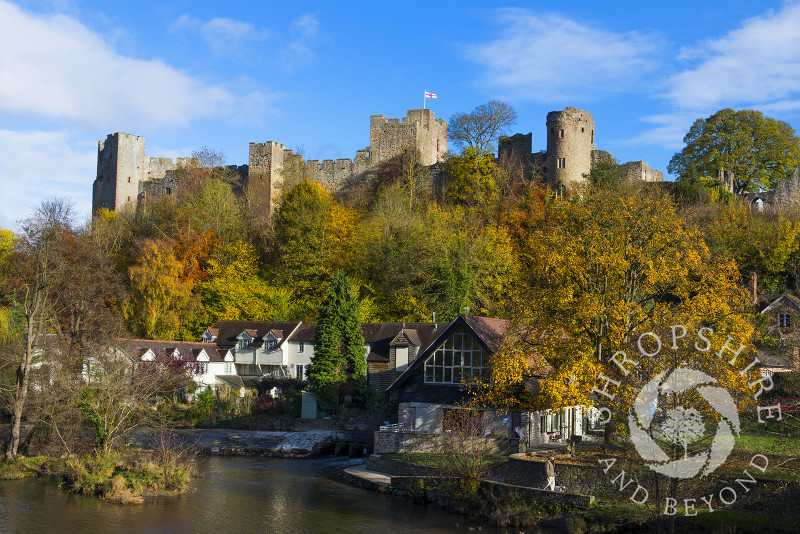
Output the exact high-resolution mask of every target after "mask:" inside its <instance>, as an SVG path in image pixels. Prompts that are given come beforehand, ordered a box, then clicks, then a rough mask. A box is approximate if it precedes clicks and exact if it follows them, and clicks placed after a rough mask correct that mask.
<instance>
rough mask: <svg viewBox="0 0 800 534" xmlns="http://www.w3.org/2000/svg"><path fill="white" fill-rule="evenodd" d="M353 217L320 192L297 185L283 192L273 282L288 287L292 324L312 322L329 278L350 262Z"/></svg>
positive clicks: (318, 186)
mask: <svg viewBox="0 0 800 534" xmlns="http://www.w3.org/2000/svg"><path fill="white" fill-rule="evenodd" d="M355 221H356V215H355V213H354V212H353V211H352V210H350V209H348V208H345V207H343V206H341V205H339V204H338V203H337V202H336V201H334V199H333V197H331V195H330V193H328V192H327V191H326V190H325V188H324V187H323V186H322V185H321V184H319V183H315V182H309V181H307V180H304V181H302V182H301V183H299V184H298V185H297V186H295V187H294V188H292V189H291V190H290V191H288V192H287V193H286V194H285V196H284V198H283V200H282V202H281V205H280V207H279V208H278V212H277V214H276V217H275V238H274V246H273V250H272V255H273V259H272V261H273V264H274V265H275V278H276V282H277V283H278V284H279V285H282V286H284V287H290V288H291V289H292V293H293V296H294V300H295V302H296V303H297V306H296V307H295V309H294V310H293V312H292V313H293V315H294V317H296V318H300V319H304V320H313V317H314V316H315V315H316V313H317V310H318V307H319V304H320V302H321V301H322V297H323V296H324V294H325V288H326V287H327V284H328V281H329V280H330V279H331V277H332V274H333V273H334V272H335V271H336V269H337V268H339V267H342V266H343V262H344V261H346V259H347V258H348V257H350V254H351V251H350V247H351V243H352V239H353V232H354V229H355Z"/></svg>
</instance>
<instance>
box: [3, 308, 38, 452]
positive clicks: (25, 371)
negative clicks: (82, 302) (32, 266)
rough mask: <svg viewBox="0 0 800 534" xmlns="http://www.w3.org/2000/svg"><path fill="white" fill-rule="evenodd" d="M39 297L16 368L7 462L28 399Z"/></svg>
mask: <svg viewBox="0 0 800 534" xmlns="http://www.w3.org/2000/svg"><path fill="white" fill-rule="evenodd" d="M39 304H40V303H39V295H36V296H35V297H34V304H33V308H32V309H31V310H30V312H29V313H28V314H27V317H26V319H27V321H28V325H27V328H26V330H25V338H26V339H25V353H24V354H23V355H22V361H20V363H19V367H18V368H17V387H16V390H15V391H14V405H13V407H12V417H13V421H12V423H11V439H10V440H9V442H8V447H7V448H6V455H5V460H6V461H7V462H8V461H10V460H13V459H15V458H16V457H17V449H18V448H19V437H20V433H21V430H22V411H23V410H24V409H25V401H26V400H27V398H28V381H29V378H30V369H31V363H32V362H33V353H34V352H35V351H36V341H35V340H36V336H37V334H38V332H37V329H36V327H35V326H34V325H35V321H36V314H37V312H38V311H39V308H40V306H39Z"/></svg>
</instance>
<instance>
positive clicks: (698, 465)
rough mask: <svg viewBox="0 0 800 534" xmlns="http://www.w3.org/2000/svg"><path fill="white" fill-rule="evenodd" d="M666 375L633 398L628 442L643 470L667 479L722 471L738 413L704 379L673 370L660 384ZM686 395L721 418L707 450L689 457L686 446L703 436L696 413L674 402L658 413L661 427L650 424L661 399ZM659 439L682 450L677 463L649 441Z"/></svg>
mask: <svg viewBox="0 0 800 534" xmlns="http://www.w3.org/2000/svg"><path fill="white" fill-rule="evenodd" d="M665 374H666V373H661V374H659V375H658V376H656V377H655V378H653V379H652V380H651V381H650V382H648V383H647V384H646V385H645V386H644V387H643V388H642V390H641V391H640V392H639V395H637V397H636V401H635V402H634V406H633V412H632V413H631V414H630V415H629V416H628V427H629V429H630V433H631V441H632V442H633V445H634V447H635V448H636V451H637V452H638V453H639V455H640V456H641V457H642V459H643V460H645V462H647V466H648V467H649V468H650V469H652V470H653V471H655V472H657V473H661V474H662V475H666V476H668V477H671V478H691V477H693V476H695V475H697V474H698V473H700V476H706V475H708V474H709V473H711V472H712V471H714V470H715V469H716V468H717V467H719V466H720V465H722V463H723V462H724V461H725V460H726V459H727V458H728V455H729V454H730V453H731V451H732V450H733V445H734V436H738V435H739V431H740V426H739V411H738V409H737V408H736V404H734V402H733V398H732V397H731V395H730V393H728V392H727V391H726V390H725V389H723V388H721V387H720V386H714V385H711V384H716V383H717V380H716V379H714V378H712V377H710V376H708V375H707V374H705V373H703V372H701V371H697V370H694V369H688V368H680V369H675V370H674V371H673V372H672V373H670V375H669V376H668V377H667V378H665V379H664V378H663V377H664V375H665ZM662 379H663V380H662ZM690 390H694V391H696V392H697V394H699V395H700V396H701V397H702V398H703V399H705V400H706V402H708V404H709V405H710V406H711V409H713V410H714V411H716V412H717V413H718V414H719V415H720V421H719V423H718V425H717V429H716V433H715V435H714V438H713V440H712V442H711V447H710V449H709V450H704V451H700V452H695V451H693V453H692V454H691V455H690V454H689V453H688V446H689V444H691V443H694V442H695V441H697V440H699V439H700V438H701V437H703V436H704V435H705V434H706V425H705V423H704V422H703V418H702V416H701V414H700V413H699V412H698V411H697V410H696V409H694V408H691V407H690V408H686V407H683V406H679V405H676V404H675V403H674V402H673V406H672V407H671V408H669V409H661V411H660V413H661V415H663V416H664V421H663V422H662V423H661V424H660V425H659V427H658V428H656V425H654V424H653V419H654V418H655V415H656V413H659V409H658V405H659V403H658V401H659V398H660V397H661V396H663V395H670V394H671V395H678V394H680V393H685V392H689V391H690ZM673 398H677V397H673ZM651 427H652V428H651ZM659 433H660V438H661V441H662V442H663V441H666V442H671V443H672V444H673V445H676V446H678V447H682V449H683V457H682V458H677V459H671V458H670V457H669V456H668V455H667V453H665V452H664V450H663V449H662V448H661V446H660V445H659V444H658V443H657V442H656V440H655V439H653V435H654V434H659Z"/></svg>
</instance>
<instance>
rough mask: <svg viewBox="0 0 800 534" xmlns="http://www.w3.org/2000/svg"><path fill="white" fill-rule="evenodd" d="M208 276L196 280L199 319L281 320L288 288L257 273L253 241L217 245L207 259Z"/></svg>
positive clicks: (256, 258)
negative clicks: (200, 314)
mask: <svg viewBox="0 0 800 534" xmlns="http://www.w3.org/2000/svg"><path fill="white" fill-rule="evenodd" d="M207 271H208V276H209V278H208V280H206V281H205V282H203V283H201V284H200V288H199V290H200V294H201V296H202V302H203V309H204V311H205V315H204V317H203V321H204V323H205V324H206V325H209V324H214V323H216V322H217V321H220V320H253V321H266V320H282V319H283V318H284V317H285V315H286V314H288V310H287V309H286V302H287V301H288V300H289V296H288V290H287V289H284V288H274V287H272V286H270V285H269V284H268V283H267V282H266V281H265V280H264V279H263V278H262V277H261V276H260V275H259V266H258V256H257V255H256V250H255V247H254V246H253V245H251V244H250V243H247V242H245V241H239V242H237V243H234V244H231V245H220V246H219V247H218V248H217V250H216V251H215V253H214V255H213V256H212V258H211V259H210V260H209V263H208V268H207Z"/></svg>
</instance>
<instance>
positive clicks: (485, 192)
mask: <svg viewBox="0 0 800 534" xmlns="http://www.w3.org/2000/svg"><path fill="white" fill-rule="evenodd" d="M443 170H444V173H445V197H446V198H447V199H448V200H450V201H452V202H456V203H460V204H465V205H468V206H485V205H487V204H491V203H493V202H494V201H495V200H496V199H497V184H496V183H495V178H494V177H495V173H496V172H497V166H496V165H495V162H494V157H493V156H492V155H491V154H489V153H481V152H479V151H478V150H477V149H474V148H472V147H469V148H467V149H465V150H464V152H463V154H461V155H460V156H451V157H448V158H447V160H446V161H445V162H444V166H443Z"/></svg>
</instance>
